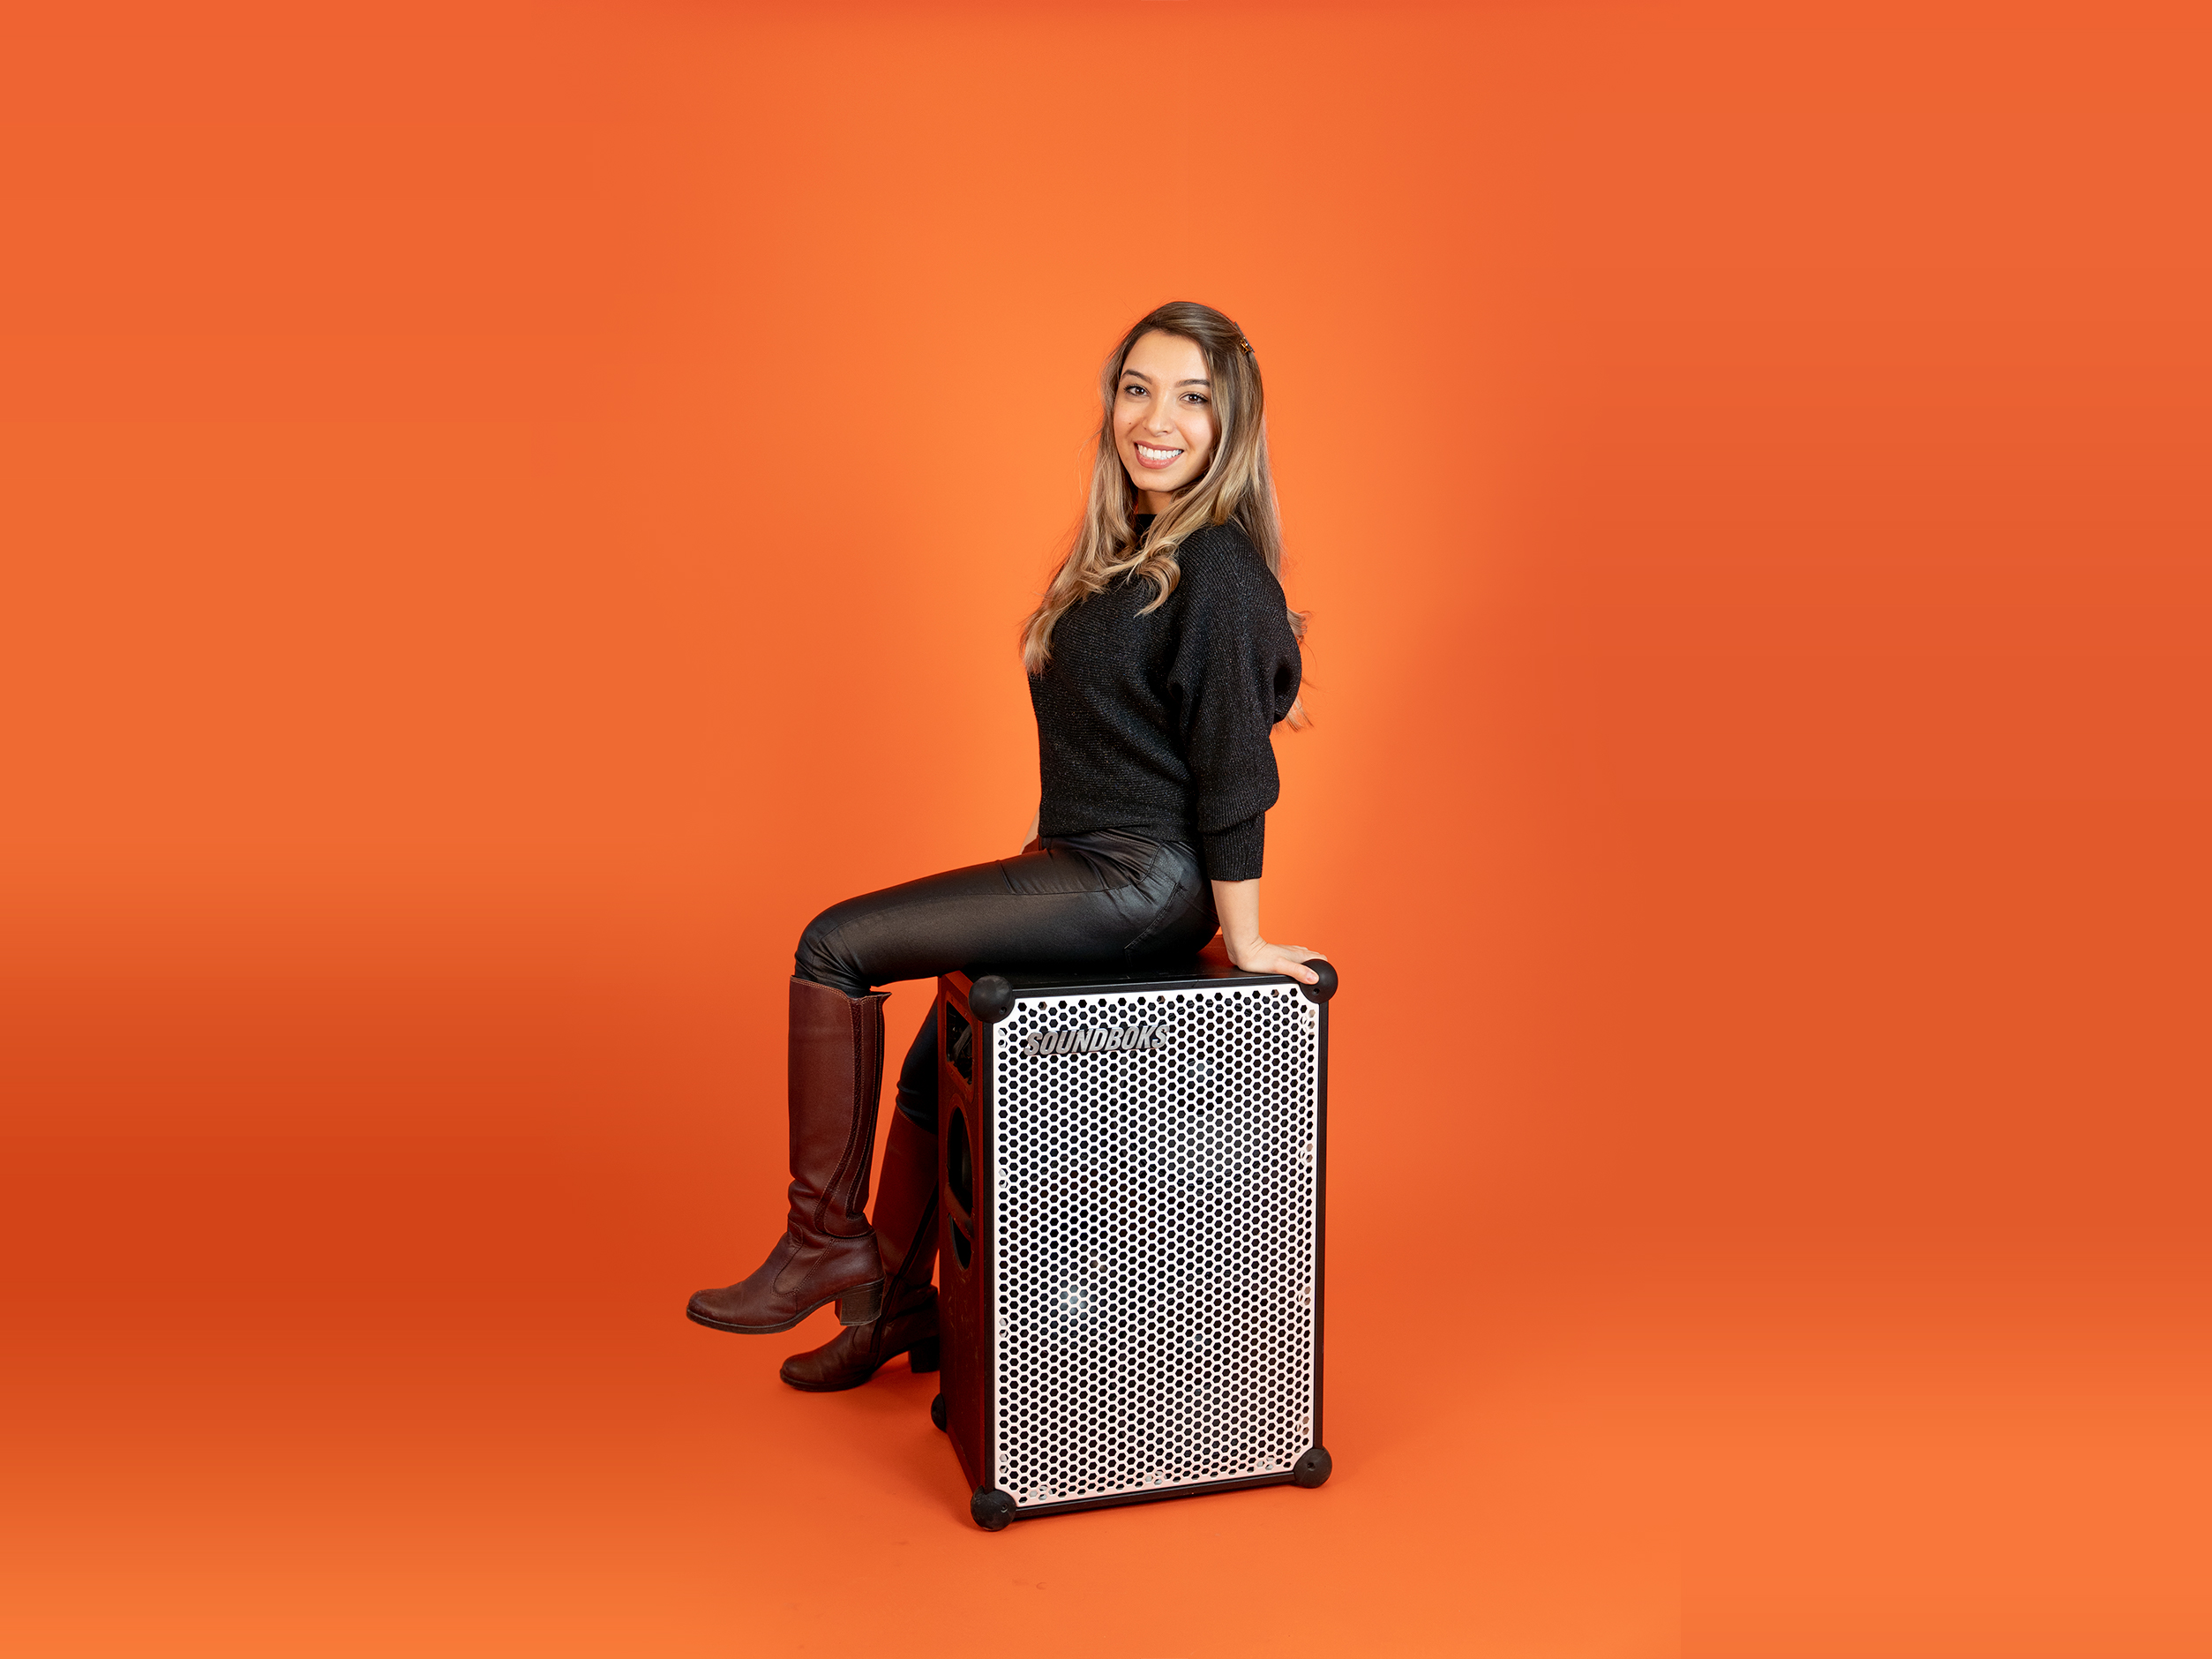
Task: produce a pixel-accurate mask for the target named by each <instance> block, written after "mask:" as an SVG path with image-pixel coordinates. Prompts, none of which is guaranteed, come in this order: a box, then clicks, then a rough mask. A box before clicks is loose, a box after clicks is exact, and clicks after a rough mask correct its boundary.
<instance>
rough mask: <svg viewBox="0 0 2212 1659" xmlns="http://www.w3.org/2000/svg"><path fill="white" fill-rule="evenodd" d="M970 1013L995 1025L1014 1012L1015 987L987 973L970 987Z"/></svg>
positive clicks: (993, 974) (995, 975) (997, 976)
mask: <svg viewBox="0 0 2212 1659" xmlns="http://www.w3.org/2000/svg"><path fill="white" fill-rule="evenodd" d="M968 1011H969V1012H970V1013H971V1014H973V1015H974V1016H975V1017H977V1018H978V1019H979V1020H982V1021H984V1022H986V1024H988V1025H997V1024H998V1023H999V1022H1000V1021H1001V1020H1002V1019H1004V1018H1005V1017H1007V1016H1008V1015H1009V1014H1011V1013H1012V1012H1013V1011H1014V987H1012V986H1011V985H1009V983H1007V981H1006V980H1003V979H1001V977H1000V976H999V975H997V974H995V973H986V974H985V975H984V976H983V977H982V978H981V979H979V980H977V981H976V982H975V983H974V984H973V985H971V986H970V987H968Z"/></svg>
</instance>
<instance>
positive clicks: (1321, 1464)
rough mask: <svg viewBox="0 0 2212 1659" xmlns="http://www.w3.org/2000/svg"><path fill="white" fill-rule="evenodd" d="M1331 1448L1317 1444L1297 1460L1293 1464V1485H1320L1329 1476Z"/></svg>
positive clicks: (1291, 1471) (1291, 1476)
mask: <svg viewBox="0 0 2212 1659" xmlns="http://www.w3.org/2000/svg"><path fill="white" fill-rule="evenodd" d="M1330 1467H1331V1466H1330V1462H1329V1449H1328V1448H1327V1447H1326V1446H1318V1445H1317V1446H1315V1447H1314V1448H1312V1449H1311V1450H1310V1451H1308V1453H1306V1455H1305V1456H1304V1457H1302V1458H1300V1459H1299V1460H1298V1461H1297V1462H1295V1463H1293V1465H1291V1470H1290V1482H1291V1484H1292V1485H1293V1486H1318V1485H1320V1484H1321V1483H1322V1482H1323V1481H1325V1480H1327V1479H1328V1478H1329V1469H1330Z"/></svg>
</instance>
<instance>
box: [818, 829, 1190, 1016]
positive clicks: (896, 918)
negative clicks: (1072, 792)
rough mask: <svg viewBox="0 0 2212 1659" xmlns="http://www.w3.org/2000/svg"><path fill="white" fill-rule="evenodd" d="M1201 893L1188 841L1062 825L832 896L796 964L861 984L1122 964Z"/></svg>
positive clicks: (839, 982)
mask: <svg viewBox="0 0 2212 1659" xmlns="http://www.w3.org/2000/svg"><path fill="white" fill-rule="evenodd" d="M1205 897H1206V890H1205V882H1204V878H1203V872H1202V871H1200V870H1199V869H1198V867H1197V864H1196V860H1195V859H1194V858H1192V857H1191V856H1190V854H1189V853H1188V850H1187V849H1182V848H1180V847H1172V846H1162V845H1158V844H1155V843H1149V842H1143V841H1141V840H1136V839H1135V838H1133V837H1114V838H1112V839H1105V838H1099V837H1069V838H1067V839H1064V840H1056V841H1051V842H1045V843H1040V844H1039V845H1038V847H1037V849H1036V850H1035V851H1032V852H1024V853H1023V854H1022V855H1021V856H1020V857H1018V858H1012V859H999V860H994V861H993V862H992V863H989V864H972V865H970V866H969V867H966V868H965V869H959V870H947V871H945V872H944V873H943V874H941V875H926V876H924V877H923V878H922V879H921V880H919V881H918V882H901V883H900V884H899V885H898V886H896V887H887V888H885V889H883V890H881V892H875V893H864V894H862V895H861V896H860V897H858V898H849V899H846V900H845V901H844V903H843V904H840V905H831V906H830V907H829V909H828V910H826V911H824V912H822V913H821V915H819V916H817V917H815V918H814V921H813V922H812V923H811V924H810V925H809V926H808V927H807V929H806V933H805V935H803V936H802V937H801V938H800V940H799V952H798V957H797V961H796V969H797V972H798V974H799V978H801V979H803V980H815V981H817V982H818V983H821V984H823V985H830V986H835V987H837V988H838V989H840V990H842V991H844V992H846V993H847V994H848V995H855V996H857V995H860V994H861V993H862V992H864V991H866V990H867V989H868V988H869V987H872V986H877V985H887V984H889V983H890V982H891V981H892V980H920V979H927V978H930V977H932V976H934V975H936V974H940V973H948V972H953V971H954V970H956V969H960V968H964V967H968V966H971V965H980V964H992V965H1016V964H1022V963H1039V964H1043V963H1050V964H1054V965H1064V966H1069V967H1096V968H1119V967H1121V966H1123V965H1126V964H1127V962H1128V959H1129V956H1130V953H1131V950H1132V948H1133V947H1136V948H1139V949H1142V948H1143V946H1145V945H1146V943H1147V942H1150V941H1151V940H1154V939H1157V938H1158V937H1159V936H1160V935H1161V931H1162V927H1163V924H1173V923H1175V922H1177V921H1179V920H1182V919H1184V918H1186V917H1188V915H1190V913H1191V912H1193V911H1194V910H1195V909H1196V907H1198V906H1200V905H1202V904H1203V900H1204V898H1205Z"/></svg>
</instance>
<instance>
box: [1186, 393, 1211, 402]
mask: <svg viewBox="0 0 2212 1659" xmlns="http://www.w3.org/2000/svg"><path fill="white" fill-rule="evenodd" d="M1183 395H1184V396H1185V397H1187V398H1188V399H1189V400H1190V401H1191V402H1194V403H1203V402H1205V401H1206V394H1204V393H1203V392H1186V393H1184V394H1183Z"/></svg>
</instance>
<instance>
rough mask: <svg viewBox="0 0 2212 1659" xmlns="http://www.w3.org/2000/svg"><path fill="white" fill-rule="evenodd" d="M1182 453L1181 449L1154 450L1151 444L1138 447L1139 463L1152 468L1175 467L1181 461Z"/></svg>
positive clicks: (1137, 456)
mask: <svg viewBox="0 0 2212 1659" xmlns="http://www.w3.org/2000/svg"><path fill="white" fill-rule="evenodd" d="M1182 453H1183V452H1182V451H1181V450H1180V449H1154V448H1153V447H1151V445H1150V444H1139V445H1137V447H1136V459H1137V462H1138V463H1139V464H1140V465H1143V466H1147V467H1152V468H1159V467H1167V466H1173V464H1174V463H1175V462H1177V461H1179V460H1180V459H1181V457H1182Z"/></svg>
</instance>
